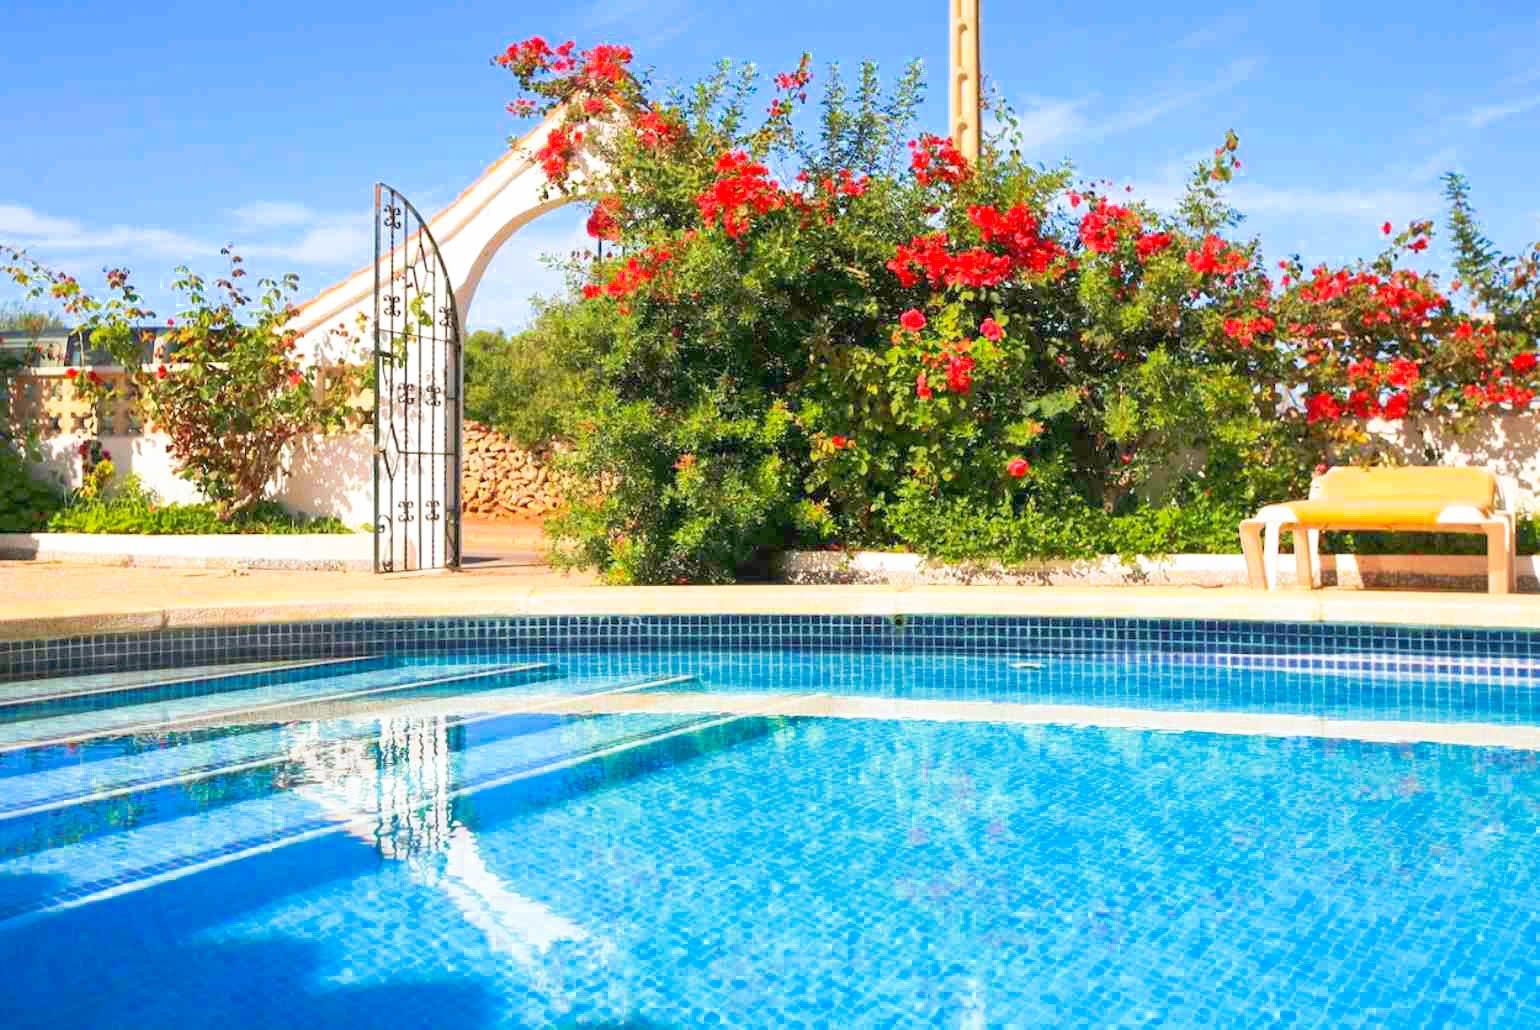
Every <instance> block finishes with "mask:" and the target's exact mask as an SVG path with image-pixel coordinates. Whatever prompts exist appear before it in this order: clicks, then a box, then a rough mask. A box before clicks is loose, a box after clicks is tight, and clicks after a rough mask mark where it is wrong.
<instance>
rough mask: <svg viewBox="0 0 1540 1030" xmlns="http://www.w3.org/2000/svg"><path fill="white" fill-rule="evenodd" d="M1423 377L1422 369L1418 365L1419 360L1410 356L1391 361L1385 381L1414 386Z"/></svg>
mask: <svg viewBox="0 0 1540 1030" xmlns="http://www.w3.org/2000/svg"><path fill="white" fill-rule="evenodd" d="M1421 378H1422V370H1421V369H1419V368H1418V367H1417V362H1415V361H1412V360H1410V359H1409V358H1397V359H1396V360H1394V361H1392V362H1391V363H1390V371H1389V373H1387V374H1386V376H1385V381H1386V382H1387V383H1389V384H1390V385H1391V386H1412V385H1414V384H1415V383H1416V382H1417V380H1418V379H1421Z"/></svg>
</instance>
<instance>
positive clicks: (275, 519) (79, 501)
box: [47, 475, 351, 536]
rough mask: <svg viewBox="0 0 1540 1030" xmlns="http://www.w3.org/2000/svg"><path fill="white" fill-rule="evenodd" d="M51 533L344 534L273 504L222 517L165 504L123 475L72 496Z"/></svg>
mask: <svg viewBox="0 0 1540 1030" xmlns="http://www.w3.org/2000/svg"><path fill="white" fill-rule="evenodd" d="M47 530H48V532H51V533H135V534H145V535H152V536H171V535H190V534H197V533H348V532H351V531H350V530H349V529H348V528H347V527H346V526H345V525H343V524H342V522H341V521H339V520H338V519H335V518H330V517H328V518H309V517H306V516H303V515H296V514H294V513H292V512H290V511H288V510H287V509H285V508H284V507H283V506H282V505H280V504H277V503H275V502H273V501H258V502H256V503H254V504H250V505H247V506H246V507H245V508H244V509H242V510H241V511H239V512H237V513H236V514H235V515H234V516H233V517H231V518H228V519H226V518H221V517H220V513H219V510H218V508H217V507H216V506H215V505H213V504H164V503H162V502H161V501H160V499H159V497H157V496H156V495H155V493H154V492H153V491H151V490H147V489H145V487H144V486H143V484H141V483H140V482H139V479H138V478H137V477H135V476H132V475H130V476H125V477H124V478H123V479H121V480H119V481H118V482H116V483H114V484H113V485H112V486H110V487H109V488H107V489H106V490H105V491H104V492H102V493H101V494H99V495H97V496H95V497H84V496H80V495H78V494H77V495H76V496H75V497H73V498H71V499H70V501H69V502H68V503H67V504H65V505H64V506H63V507H62V508H60V510H58V511H56V512H55V513H54V514H53V515H52V516H51V517H50V518H49V519H48V522H47Z"/></svg>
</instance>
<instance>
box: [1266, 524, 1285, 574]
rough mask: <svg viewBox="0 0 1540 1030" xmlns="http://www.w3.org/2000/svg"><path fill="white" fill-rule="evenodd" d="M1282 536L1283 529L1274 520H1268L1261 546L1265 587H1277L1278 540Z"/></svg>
mask: <svg viewBox="0 0 1540 1030" xmlns="http://www.w3.org/2000/svg"><path fill="white" fill-rule="evenodd" d="M1282 536H1283V529H1282V527H1281V526H1279V525H1278V523H1276V522H1269V523H1268V524H1267V529H1266V531H1265V537H1264V539H1265V541H1266V542H1265V543H1264V544H1263V546H1262V570H1263V575H1264V578H1265V579H1266V581H1267V589H1269V590H1277V589H1278V541H1279V539H1280V538H1281V537H1282Z"/></svg>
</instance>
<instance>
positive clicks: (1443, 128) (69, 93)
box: [0, 0, 1540, 328]
mask: <svg viewBox="0 0 1540 1030" xmlns="http://www.w3.org/2000/svg"><path fill="white" fill-rule="evenodd" d="M983 6H984V29H983V34H982V38H983V51H984V70H985V74H986V76H988V77H990V78H991V79H992V80H993V81H994V82H995V83H996V84H997V85H998V87H999V88H1000V90H1001V91H1002V92H1003V93H1004V94H1005V96H1007V97H1008V98H1009V99H1010V100H1011V101H1012V102H1013V103H1014V105H1015V106H1016V107H1017V109H1018V110H1019V111H1020V113H1021V114H1022V115H1023V118H1024V124H1025V127H1026V129H1027V132H1028V137H1029V143H1030V149H1031V152H1032V155H1033V156H1034V157H1035V158H1038V159H1041V160H1044V161H1047V162H1050V163H1052V162H1057V161H1058V160H1060V159H1061V158H1064V157H1066V156H1068V157H1071V158H1073V159H1074V161H1075V163H1076V165H1077V166H1078V167H1079V168H1080V169H1081V171H1082V172H1084V173H1086V174H1088V175H1094V176H1095V177H1098V178H1100V177H1109V178H1112V179H1114V180H1115V181H1117V182H1118V183H1120V184H1122V183H1131V184H1133V185H1134V186H1135V188H1136V191H1137V192H1139V193H1140V194H1142V195H1143V196H1145V197H1147V198H1149V199H1151V200H1154V201H1156V202H1157V203H1159V202H1164V201H1168V200H1169V198H1171V197H1172V196H1174V194H1175V192H1176V190H1177V189H1178V188H1179V185H1180V183H1181V181H1182V180H1183V178H1184V177H1185V174H1186V171H1187V169H1188V167H1190V165H1191V164H1192V163H1193V161H1195V160H1196V159H1197V158H1199V157H1200V156H1202V155H1203V154H1204V153H1205V152H1206V151H1207V150H1208V149H1209V148H1211V147H1212V146H1213V145H1214V144H1215V143H1216V142H1217V141H1218V140H1219V139H1220V138H1221V137H1222V136H1223V133H1224V131H1225V129H1227V128H1230V127H1233V128H1235V129H1236V131H1238V132H1239V133H1240V135H1241V140H1242V155H1243V160H1244V163H1245V169H1244V175H1243V177H1242V178H1241V180H1240V182H1239V185H1238V187H1237V189H1236V193H1235V196H1236V200H1237V203H1238V206H1240V207H1241V208H1242V209H1243V210H1245V211H1246V212H1247V214H1248V218H1249V222H1248V226H1247V229H1248V230H1249V231H1253V232H1257V233H1260V234H1261V235H1262V237H1263V239H1264V241H1265V243H1266V245H1267V249H1268V253H1269V254H1270V255H1271V256H1272V257H1278V256H1281V255H1283V254H1285V253H1289V252H1293V251H1299V252H1301V253H1302V254H1303V255H1304V257H1305V258H1306V260H1313V259H1321V260H1332V261H1335V260H1344V259H1350V258H1352V257H1355V256H1359V255H1365V254H1369V253H1372V252H1373V251H1374V250H1375V249H1376V248H1377V247H1378V246H1379V242H1380V236H1379V233H1378V230H1377V227H1378V226H1379V224H1380V223H1381V222H1383V221H1385V220H1386V219H1390V220H1393V221H1396V222H1398V223H1400V222H1404V221H1405V220H1407V219H1409V218H1412V217H1414V216H1417V215H1420V214H1426V215H1435V214H1437V213H1438V212H1439V210H1440V201H1439V195H1438V182H1437V176H1438V175H1439V173H1441V172H1443V171H1445V170H1447V169H1456V170H1459V171H1462V172H1464V173H1466V174H1467V175H1468V176H1469V177H1470V178H1471V180H1472V181H1473V184H1474V187H1475V199H1476V201H1477V204H1478V206H1479V208H1480V210H1481V212H1482V215H1483V217H1484V219H1485V222H1486V226H1487V228H1488V231H1489V233H1490V235H1492V236H1493V237H1494V238H1495V239H1496V240H1497V241H1498V242H1499V243H1500V244H1502V245H1503V246H1505V247H1507V248H1508V249H1516V248H1518V247H1521V246H1523V245H1525V244H1526V243H1528V242H1531V241H1533V240H1535V239H1537V238H1540V192H1537V189H1536V186H1535V177H1536V176H1535V171H1534V169H1535V167H1536V166H1537V164H1540V9H1537V8H1536V6H1535V5H1534V3H1533V2H1532V0H1514V2H1501V3H1493V2H1489V3H1468V4H1464V5H1460V6H1458V7H1456V5H1451V4H1447V3H1437V4H1435V3H1431V2H1429V0H1400V2H1393V3H1392V2H1379V0H1354V2H1351V3H1344V2H1342V0H1336V2H1333V3H1307V2H1299V3H1290V4H1288V5H1284V4H1279V3H1258V4H1255V5H1254V6H1250V7H1248V6H1246V5H1244V4H1225V5H1214V6H1210V5H1201V4H1163V5H1151V4H1148V3H1147V2H1130V0H1106V2H1103V3H1100V4H1079V5H1074V6H1073V7H1072V8H1070V7H1069V6H1068V5H1048V4H1036V3H1026V2H1024V0H984V4H983ZM532 7H538V8H540V9H542V10H545V11H550V12H553V13H548V14H545V13H536V12H532V11H530V8H532ZM1152 7H1155V8H1158V10H1157V11H1155V12H1154V13H1152V11H1151V10H1150V8H1152ZM947 8H948V3H947V0H776V2H766V0H733V2H732V3H730V4H724V3H720V2H706V0H609V2H602V3H591V2H589V0H577V2H574V3H570V4H567V5H545V4H541V5H534V4H529V3H521V2H514V3H509V2H507V0H503V2H501V3H483V2H479V0H467V2H462V3H457V4H443V5H423V4H399V3H394V2H392V0H373V2H370V3H362V2H354V0H325V2H321V3H316V2H311V3H306V4H300V3H294V2H290V0H273V2H268V3H263V4H235V3H229V4H209V3H207V0H200V2H198V3H184V2H160V3H155V4H124V3H120V2H111V3H108V2H99V0H89V2H69V0H58V2H51V3H44V2H40V0H12V2H11V4H9V5H8V6H7V13H6V16H5V19H4V23H5V43H6V45H5V68H4V71H3V75H4V79H5V88H4V89H5V102H4V108H3V112H0V126H3V134H0V138H3V146H4V152H5V159H4V160H3V161H0V241H5V242H9V243H12V244H18V245H24V246H26V247H28V248H29V249H30V250H31V251H32V252H33V253H34V254H36V255H37V256H39V257H41V258H44V259H46V260H48V261H49V262H51V263H54V264H57V265H59V266H62V267H65V268H68V269H69V270H70V271H72V272H75V273H76V274H79V275H82V277H83V278H84V279H86V281H87V282H99V270H100V269H101V267H102V266H103V265H108V264H111V265H120V264H121V265H128V266H129V267H131V268H132V269H134V271H135V273H136V275H137V277H138V278H139V280H140V281H141V283H142V284H143V286H144V287H145V288H146V292H147V294H148V296H149V298H150V300H151V301H152V302H154V303H155V304H156V305H157V306H158V307H160V308H162V309H163V310H164V309H166V308H168V307H169V297H168V294H167V292H166V290H165V284H166V283H167V282H169V280H170V278H171V274H170V273H171V270H172V268H174V267H175V266H176V265H177V264H179V263H181V262H183V261H187V262H191V263H193V264H195V265H199V266H203V267H209V268H213V267H217V260H218V255H217V251H218V248H219V246H220V245H221V244H222V243H224V242H226V241H233V242H235V243H236V244H237V247H238V249H240V250H241V251H242V252H243V253H245V254H246V255H247V256H248V260H249V264H250V266H251V267H253V268H254V270H256V271H258V272H272V273H276V272H281V271H286V270H294V271H297V272H299V273H300V275H301V277H302V279H303V282H304V287H305V289H304V291H303V292H304V293H305V294H306V295H309V294H311V293H313V292H318V291H319V290H320V289H322V288H324V287H325V286H326V285H327V284H329V283H330V282H331V281H332V280H334V279H336V278H338V277H339V276H341V275H342V274H344V273H346V272H347V271H349V270H351V269H352V268H354V267H357V266H360V265H363V264H367V263H368V260H369V256H370V247H371V239H372V237H371V228H370V220H369V202H370V195H371V193H370V187H371V184H372V183H373V182H374V181H375V180H376V179H384V180H386V181H388V182H390V183H391V184H392V185H395V186H396V187H398V188H399V189H401V190H402V191H403V192H405V193H406V194H407V195H408V196H409V197H411V198H413V199H414V200H415V201H416V202H417V205H418V207H419V208H420V209H422V210H423V211H424V213H428V212H430V211H431V210H433V209H434V208H435V207H437V206H438V205H440V204H442V203H445V202H447V201H448V200H449V199H450V198H451V197H453V196H454V194H455V193H456V192H458V190H459V189H460V188H461V187H462V186H464V185H465V184H466V183H468V182H470V181H471V180H472V179H473V178H474V177H475V176H476V175H477V174H478V173H479V172H480V170H481V169H482V168H483V167H484V166H485V165H486V164H487V163H488V162H490V161H492V160H494V159H495V158H496V157H497V156H498V155H499V154H500V153H501V152H502V150H503V149H504V147H505V146H506V138H507V136H508V135H509V133H510V132H511V131H512V130H513V129H514V128H515V123H513V122H512V120H511V119H510V118H509V116H508V115H507V114H506V113H505V112H504V110H503V105H504V104H505V103H506V101H507V100H509V99H510V98H511V97H512V95H513V94H512V82H511V79H510V78H509V77H508V76H507V74H506V73H505V72H502V71H500V70H497V69H494V68H492V67H490V66H489V64H488V58H489V57H490V55H491V54H493V53H494V52H496V51H498V50H500V49H501V48H502V47H503V46H505V45H506V44H507V43H508V42H511V41H513V40H515V39H522V38H525V37H527V36H529V35H532V34H536V33H539V34H542V35H545V36H546V37H548V38H550V39H553V40H560V39H566V38H576V39H577V40H578V41H579V43H580V44H583V45H587V44H590V43H593V42H605V41H608V42H625V43H629V44H631V45H632V46H633V47H634V48H635V49H636V51H637V57H638V60H637V63H638V64H639V65H643V66H645V65H651V66H653V67H654V69H655V72H656V76H657V78H658V79H659V80H661V81H663V82H681V83H682V82H688V81H691V80H693V79H694V78H696V77H697V76H699V75H700V74H702V73H703V72H705V71H706V70H707V69H708V68H709V67H710V66H711V64H712V63H713V62H714V61H715V60H716V59H718V58H721V57H732V58H737V59H745V60H754V61H756V62H758V63H759V64H760V66H761V68H763V69H765V70H767V71H772V72H773V71H777V70H784V69H789V68H791V67H792V66H794V65H795V63H796V60H797V56H798V54H800V53H801V51H802V50H804V49H806V50H811V51H812V52H813V54H814V59H815V69H816V70H817V71H819V72H820V73H821V72H822V68H823V64H824V63H825V62H828V61H831V60H837V61H840V62H842V63H844V64H845V65H846V66H847V67H851V66H853V65H854V64H855V63H856V62H858V61H859V60H860V59H862V58H864V57H872V58H875V59H877V60H878V61H880V62H881V63H882V65H883V66H884V68H885V69H886V70H888V71H890V72H896V71H897V70H898V69H899V68H900V67H901V66H902V64H903V63H904V62H905V61H907V60H908V59H910V58H913V57H918V58H921V59H923V60H924V62H925V64H926V66H927V68H928V69H929V72H930V77H931V81H932V88H931V91H930V98H929V101H928V105H927V111H926V119H925V120H926V122H927V123H928V126H929V127H930V128H932V129H934V130H936V131H941V129H942V125H943V122H944V117H945V92H944V89H943V88H942V87H943V82H944V76H945V60H946V58H945V55H946V50H945V47H946V12H947ZM579 226H580V221H579V216H578V215H577V214H576V213H575V212H572V211H571V210H570V209H569V210H568V211H565V212H557V213H555V214H552V215H548V216H546V218H544V219H542V220H540V221H538V222H536V223H535V224H533V225H532V226H530V227H529V228H527V229H526V230H524V231H523V232H521V233H519V234H517V235H515V236H514V237H513V238H512V240H510V242H509V243H508V244H507V246H505V247H504V248H503V251H502V252H501V253H500V254H499V256H498V258H497V260H496V263H495V264H494V266H493V268H492V269H491V270H490V272H489V274H488V277H487V279H486V281H485V282H484V284H483V286H482V288H481V290H480V291H479V293H478V295H477V298H476V303H475V306H474V308H473V310H472V311H471V312H469V314H468V317H467V321H468V323H469V324H470V325H471V326H473V327H483V326H503V327H510V328H511V327H516V326H517V325H518V324H520V323H521V322H522V321H523V320H524V319H525V317H526V316H527V312H528V298H529V296H530V294H532V293H535V292H542V291H547V290H550V289H551V288H552V287H553V286H554V284H555V278H554V277H553V275H552V274H551V273H550V272H549V271H548V270H546V269H545V268H543V267H542V265H541V263H540V261H539V255H540V254H542V253H545V252H550V251H564V250H568V249H571V248H572V247H574V246H580V245H581V243H582V241H583V237H582V236H581V232H580V228H579ZM1428 257H1429V259H1430V262H1431V263H1432V264H1434V265H1437V264H1438V263H1439V261H1440V252H1439V249H1438V248H1437V247H1435V248H1434V249H1433V250H1431V251H1430V252H1429V255H1428ZM8 296H11V297H13V296H14V293H9V294H7V293H3V292H0V299H4V298H6V297H8Z"/></svg>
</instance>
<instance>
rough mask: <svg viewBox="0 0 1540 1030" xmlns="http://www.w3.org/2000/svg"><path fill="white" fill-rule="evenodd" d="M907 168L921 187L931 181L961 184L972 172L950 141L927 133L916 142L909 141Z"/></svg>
mask: <svg viewBox="0 0 1540 1030" xmlns="http://www.w3.org/2000/svg"><path fill="white" fill-rule="evenodd" d="M909 167H910V168H911V169H912V170H913V171H914V178H915V180H916V181H917V182H919V184H920V185H922V186H927V185H929V184H930V183H931V182H932V181H938V182H948V183H957V182H962V181H963V180H964V179H966V178H967V177H968V176H969V174H970V173H971V172H972V169H971V168H969V167H968V159H967V158H965V157H963V156H962V153H961V152H959V151H958V149H957V148H956V147H954V146H953V145H952V141H951V140H949V139H944V138H942V137H940V136H932V135H930V134H929V133H926V134H925V135H923V136H921V137H920V138H919V139H918V140H910V141H909Z"/></svg>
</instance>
